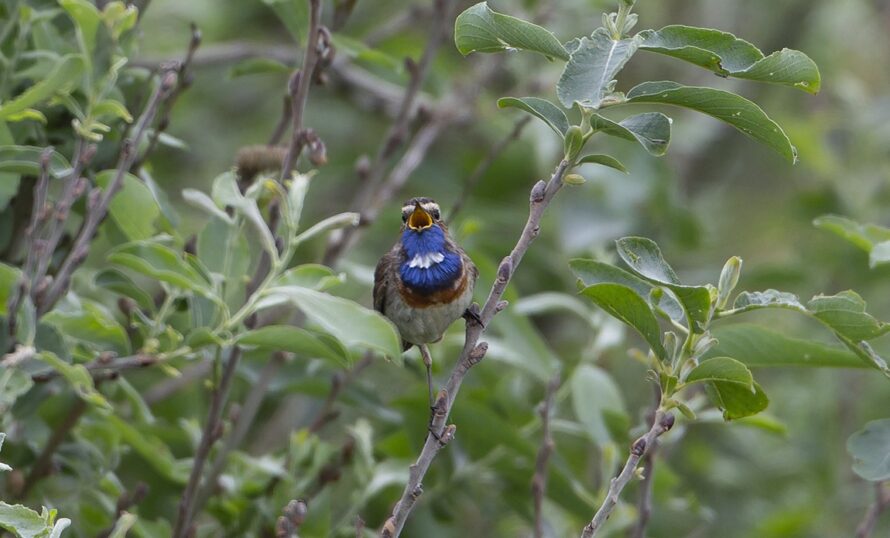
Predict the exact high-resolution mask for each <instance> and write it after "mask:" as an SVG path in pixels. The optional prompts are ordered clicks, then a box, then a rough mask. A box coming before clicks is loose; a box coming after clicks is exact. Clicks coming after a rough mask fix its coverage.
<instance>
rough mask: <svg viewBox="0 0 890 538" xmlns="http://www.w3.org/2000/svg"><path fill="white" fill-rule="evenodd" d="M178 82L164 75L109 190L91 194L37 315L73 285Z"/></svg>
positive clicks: (169, 74)
mask: <svg viewBox="0 0 890 538" xmlns="http://www.w3.org/2000/svg"><path fill="white" fill-rule="evenodd" d="M176 80H177V76H176V72H175V71H172V70H169V71H165V72H163V73H161V81H160V84H158V86H157V88H155V91H154V93H153V94H152V96H151V98H150V99H149V100H148V104H147V105H146V107H145V111H144V112H143V113H142V116H140V118H139V121H138V122H137V124H136V127H135V129H134V131H133V135H132V136H131V137H130V138H127V139H126V140H125V141H124V143H123V146H122V147H121V153H120V157H119V159H118V163H117V169H116V171H115V175H114V178H113V179H112V180H111V183H109V184H108V187H107V188H106V189H105V192H104V193H102V195H101V197H99V196H98V195H96V196H94V193H95V191H94V192H93V193H91V194H90V203H89V204H88V211H87V216H86V220H85V221H84V223H83V226H81V228H80V232H79V233H78V235H77V238H76V239H75V240H74V244H73V245H72V247H71V250H69V251H68V255H67V256H66V257H65V261H64V262H62V266H61V267H60V268H59V270H58V272H57V273H56V276H55V279H54V280H53V283H52V284H51V285H50V287H49V288H48V289H47V291H46V293H45V295H43V296H42V297H41V298H40V301H39V302H40V304H39V306H38V309H37V315H38V316H42V315H43V314H45V313H46V312H49V310H50V309H52V307H53V305H55V304H56V302H57V301H58V300H59V299H60V298H61V296H62V295H63V294H64V293H65V292H66V291H67V290H68V287H69V286H70V285H71V275H72V273H74V270H75V269H77V267H78V266H80V264H81V263H83V261H84V260H85V259H86V256H87V253H88V252H89V248H90V242H91V241H92V240H93V236H94V235H95V234H96V230H97V229H98V228H99V224H101V223H102V221H103V220H104V219H105V215H106V214H107V213H108V206H109V204H110V203H111V199H112V198H113V197H114V195H115V194H117V191H118V190H120V188H121V186H122V185H123V181H124V177H125V176H126V174H127V172H128V171H129V170H130V168H131V166H132V165H133V162H134V161H135V159H136V153H137V148H138V147H139V144H140V143H141V142H142V139H143V137H144V136H145V133H146V130H147V129H148V126H149V125H150V124H151V122H152V120H153V119H154V117H155V115H156V114H157V112H158V106H159V105H160V103H161V102H162V101H163V100H164V99H166V97H167V96H168V95H169V94H170V91H171V90H172V89H173V87H174V86H175V85H176ZM96 194H98V193H96Z"/></svg>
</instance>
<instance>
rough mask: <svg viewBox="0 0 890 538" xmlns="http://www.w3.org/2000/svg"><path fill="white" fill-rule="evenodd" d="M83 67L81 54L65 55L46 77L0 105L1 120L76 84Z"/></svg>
mask: <svg viewBox="0 0 890 538" xmlns="http://www.w3.org/2000/svg"><path fill="white" fill-rule="evenodd" d="M83 68H84V65H83V60H82V59H81V57H80V55H76V54H69V55H67V56H63V57H62V58H61V59H59V62H58V63H57V64H56V65H55V67H53V70H52V71H50V73H49V74H48V75H47V76H46V78H43V79H41V80H40V81H39V82H37V83H36V84H34V85H33V86H31V87H30V88H28V89H27V90H25V91H24V92H23V93H22V94H20V95H18V96H17V97H15V98H14V99H12V100H10V101H7V102H6V103H3V104H2V105H0V120H4V119H6V118H8V117H10V116H12V115H14V114H18V113H20V112H23V111H24V110H26V109H28V108H32V107H34V106H35V105H37V104H40V103H42V102H44V101H46V100H47V99H49V98H50V97H52V96H53V95H54V94H55V93H56V92H57V91H59V90H61V89H62V88H63V87H65V86H66V85H76V84H77V83H78V82H79V76H80V73H81V71H83Z"/></svg>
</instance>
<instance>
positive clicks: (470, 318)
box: [463, 305, 485, 329]
mask: <svg viewBox="0 0 890 538" xmlns="http://www.w3.org/2000/svg"><path fill="white" fill-rule="evenodd" d="M474 306H476V305H473V306H471V307H470V308H467V309H466V310H464V314H463V318H464V319H465V320H467V322H471V323H475V324H476V325H479V326H480V327H482V328H483V329H484V328H485V324H484V323H482V318H481V317H480V316H479V308H478V307H476V308H473V307H474Z"/></svg>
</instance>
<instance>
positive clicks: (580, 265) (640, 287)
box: [569, 258, 686, 321]
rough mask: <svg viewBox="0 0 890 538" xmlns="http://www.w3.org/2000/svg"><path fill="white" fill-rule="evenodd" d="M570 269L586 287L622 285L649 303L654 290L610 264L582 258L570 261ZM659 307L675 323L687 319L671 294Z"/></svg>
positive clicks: (663, 296) (666, 294)
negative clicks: (608, 284) (607, 283)
mask: <svg viewBox="0 0 890 538" xmlns="http://www.w3.org/2000/svg"><path fill="white" fill-rule="evenodd" d="M569 267H570V268H571V269H572V272H573V273H575V276H576V277H578V279H579V280H580V281H581V283H582V284H583V285H584V286H591V285H593V284H600V283H603V282H611V283H614V284H621V285H622V286H627V287H628V288H630V289H632V290H634V291H635V292H637V295H639V296H640V297H641V298H642V299H645V300H646V301H647V302H648V301H649V300H650V297H651V293H652V289H653V286H652V284H649V283H648V282H646V281H645V280H642V279H640V278H638V277H636V276H634V275H633V274H631V273H628V272H627V271H625V270H624V269H620V268H618V267H615V266H614V265H609V264H608V263H603V262H598V261H595V260H585V259H580V258H576V259H573V260H570V261H569ZM658 307H659V308H660V309H662V310H663V311H664V312H665V313H666V314H667V315H668V316H670V318H671V319H673V320H675V321H682V320H684V319H685V318H686V314H685V312H684V311H683V307H682V306H681V305H680V303H679V302H678V301H677V300H676V299H675V298H674V297H673V296H672V295H671V294H668V293H664V294H662V295H661V298H660V299H659V301H658Z"/></svg>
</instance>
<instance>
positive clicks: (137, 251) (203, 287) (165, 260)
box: [108, 241, 214, 298]
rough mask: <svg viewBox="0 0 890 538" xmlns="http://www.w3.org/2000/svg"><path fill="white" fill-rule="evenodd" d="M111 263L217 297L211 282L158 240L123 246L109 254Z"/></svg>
mask: <svg viewBox="0 0 890 538" xmlns="http://www.w3.org/2000/svg"><path fill="white" fill-rule="evenodd" d="M108 261H109V262H111V263H115V264H118V265H121V266H123V267H127V268H129V269H132V270H134V271H136V272H137V273H141V274H143V275H146V276H149V277H151V278H154V279H155V280H159V281H161V282H166V283H168V284H171V285H173V286H176V287H177V288H182V289H184V290H191V291H194V292H195V293H198V294H199V295H202V296H204V297H208V298H212V297H214V294H213V290H212V289H211V288H210V283H209V282H208V281H207V279H205V278H204V277H203V276H202V275H201V274H200V273H199V272H198V271H197V270H195V269H194V268H193V267H192V266H191V265H190V264H189V263H187V262H186V261H185V259H183V258H182V256H180V254H179V253H177V252H176V251H174V250H173V249H171V248H170V247H167V246H164V245H162V244H160V243H158V242H156V241H134V242H132V243H127V244H125V245H121V246H120V247H118V248H116V249H114V250H113V251H112V252H111V254H109V255H108Z"/></svg>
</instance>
